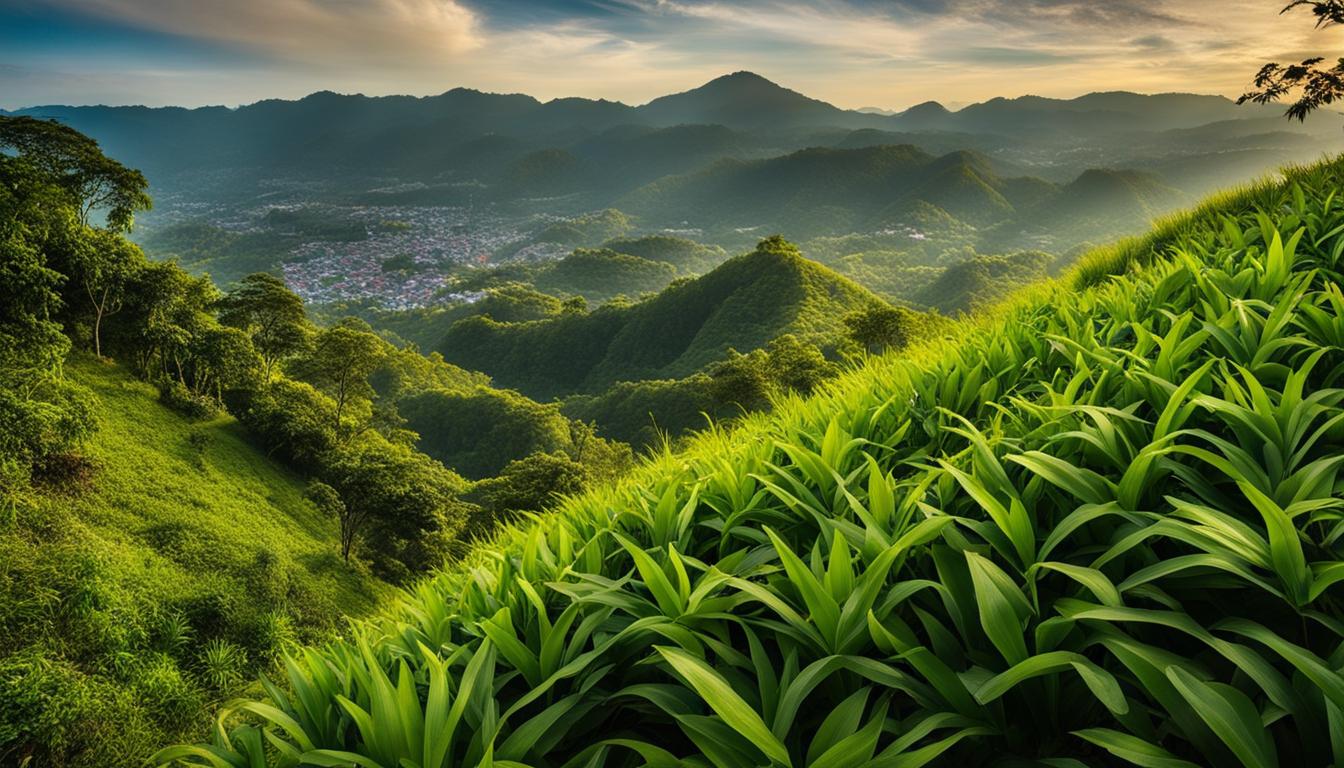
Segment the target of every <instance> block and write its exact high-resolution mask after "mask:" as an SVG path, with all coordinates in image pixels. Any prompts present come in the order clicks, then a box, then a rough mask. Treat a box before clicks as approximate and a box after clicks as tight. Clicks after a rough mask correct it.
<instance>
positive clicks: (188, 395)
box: [159, 381, 220, 420]
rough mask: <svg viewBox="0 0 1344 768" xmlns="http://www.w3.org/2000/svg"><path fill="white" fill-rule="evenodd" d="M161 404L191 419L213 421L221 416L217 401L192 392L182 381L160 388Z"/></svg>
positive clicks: (172, 382)
mask: <svg viewBox="0 0 1344 768" xmlns="http://www.w3.org/2000/svg"><path fill="white" fill-rule="evenodd" d="M159 402H161V403H163V404H164V405H166V406H168V407H169V408H172V409H173V410H174V411H177V412H178V413H180V414H182V415H183V416H186V417H187V418H189V419H198V420H204V419H213V418H215V417H216V416H218V415H219V413H220V411H219V406H218V405H217V404H216V403H215V401H214V400H213V399H212V398H210V397H208V396H206V395H202V394H201V393H199V392H194V391H192V390H191V389H190V388H189V387H187V385H185V384H183V383H182V382H180V381H170V382H167V383H165V384H163V385H162V386H160V387H159Z"/></svg>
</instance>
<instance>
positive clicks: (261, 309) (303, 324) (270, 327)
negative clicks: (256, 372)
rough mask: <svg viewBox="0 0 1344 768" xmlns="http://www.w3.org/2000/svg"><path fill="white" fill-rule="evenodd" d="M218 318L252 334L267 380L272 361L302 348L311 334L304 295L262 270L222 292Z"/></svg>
mask: <svg viewBox="0 0 1344 768" xmlns="http://www.w3.org/2000/svg"><path fill="white" fill-rule="evenodd" d="M219 321H220V322H221V323H223V324H225V325H231V326H233V327H235V328H241V329H243V330H245V331H247V333H248V334H249V335H250V336H251V337H252V344H253V346H255V347H256V349H257V352H258V353H260V354H261V359H262V363H263V373H264V375H265V378H266V381H270V380H271V373H272V371H273V370H274V369H275V364H276V363H278V362H279V361H281V360H283V359H284V358H286V357H289V356H290V355H294V354H297V353H298V352H300V351H302V350H303V349H304V348H305V347H306V346H307V344H308V341H309V337H310V335H311V328H310V326H309V323H308V317H307V315H306V314H305V312H304V310H303V299H301V298H299V296H298V295H297V294H296V293H294V292H293V291H291V290H289V288H288V287H287V286H286V285H285V281H284V280H281V279H280V278H278V277H276V276H275V275H271V274H267V273H265V272H256V273H253V274H251V275H248V276H246V277H244V278H243V279H242V280H241V281H239V283H238V287H237V288H235V289H233V290H232V291H229V292H228V293H227V294H225V296H224V298H223V299H221V300H220V302H219Z"/></svg>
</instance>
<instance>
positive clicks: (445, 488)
mask: <svg viewBox="0 0 1344 768" xmlns="http://www.w3.org/2000/svg"><path fill="white" fill-rule="evenodd" d="M322 474H323V477H324V478H325V480H326V482H327V483H329V484H330V485H331V487H332V488H335V489H336V491H337V493H338V494H339V495H340V498H341V501H342V504H343V505H344V514H342V515H341V516H340V522H341V554H342V556H343V557H345V558H346V559H347V560H348V559H349V557H350V552H351V548H352V547H353V545H354V544H355V543H356V542H358V541H363V542H364V544H365V546H366V548H367V549H368V550H369V554H370V555H371V556H372V557H373V558H374V565H375V567H376V568H378V570H379V571H380V572H381V573H382V574H383V575H384V576H385V577H387V578H389V579H390V580H392V581H405V580H407V578H408V577H409V576H410V574H413V573H417V572H422V571H424V570H426V569H429V568H434V567H436V566H438V565H439V564H441V563H443V562H444V561H445V560H446V559H447V554H446V550H445V548H444V547H445V546H446V544H447V542H448V541H451V540H452V538H453V537H454V535H455V534H456V533H457V531H458V530H459V529H460V528H461V527H462V525H463V523H464V515H465V513H464V510H463V508H462V507H461V505H460V504H459V503H458V502H457V501H456V497H457V496H458V494H459V493H460V492H461V491H462V490H463V487H464V483H463V482H462V479H461V478H460V477H458V476H457V475H455V474H453V473H452V472H449V471H448V470H446V469H444V467H443V465H442V464H439V463H438V462H437V461H434V460H433V459H430V458H429V457H427V456H425V455H424V454H421V453H416V452H415V451H413V450H411V449H409V448H407V447H405V446H399V445H393V444H390V443H388V442H387V441H386V440H382V439H379V438H377V437H376V436H365V437H364V438H362V439H361V440H360V441H359V442H357V443H356V444H354V445H351V446H348V447H344V448H342V449H341V450H340V451H338V452H337V453H336V454H335V455H334V456H333V457H331V458H330V460H329V461H328V462H327V465H326V466H325V467H324V468H323V472H322Z"/></svg>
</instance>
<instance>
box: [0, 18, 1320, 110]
mask: <svg viewBox="0 0 1344 768" xmlns="http://www.w3.org/2000/svg"><path fill="white" fill-rule="evenodd" d="M16 4H17V5H16ZM6 8H10V9H13V8H17V9H18V12H20V13H37V14H41V13H44V12H46V11H44V9H47V8H51V9H59V11H60V12H61V13H64V14H66V15H67V16H72V17H74V16H77V17H79V18H81V19H93V20H98V23H100V24H101V25H102V26H103V27H104V28H105V32H106V34H107V35H109V36H116V35H123V38H122V39H123V40H125V41H127V42H126V43H125V44H123V45H119V46H104V47H102V48H99V47H97V46H90V45H85V44H83V43H84V41H83V40H76V39H62V38H61V37H60V36H59V35H51V36H50V38H51V39H50V40H47V41H46V42H45V43H43V44H45V45H46V46H47V47H46V48H45V49H42V50H37V49H35V48H34V46H35V45H37V43H33V44H27V43H26V42H25V41H24V40H23V38H22V37H20V36H18V35H19V33H18V32H13V33H11V35H10V36H9V37H8V38H6V36H5V30H4V21H5V17H4V11H5V10H6ZM30 9H34V10H30ZM1277 10H1278V9H1277V8H1275V7H1273V6H1270V7H1266V6H1265V0H1180V1H1179V2H1178V1H1177V0H808V1H805V0H44V2H43V3H40V4H34V3H32V2H31V0H0V65H3V64H9V65H19V66H24V67H29V68H30V69H32V70H38V69H43V68H45V69H50V70H52V71H60V72H63V73H66V74H68V75H70V76H71V77H68V78H66V79H65V80H64V82H71V83H74V82H77V78H78V77H79V76H82V75H88V76H93V77H95V78H96V79H105V78H106V76H107V75H109V74H117V75H123V76H124V79H126V80H127V84H126V85H125V86H124V87H121V88H120V89H119V90H118V91H117V93H131V94H133V95H134V94H136V93H140V92H143V93H144V94H146V95H145V96H144V97H143V99H144V100H145V101H155V102H158V103H165V102H168V103H172V102H177V103H184V102H185V103H201V102H203V101H215V102H218V101H221V100H222V101H225V102H226V103H238V102H240V101H251V100H256V99H260V98H265V97H273V96H278V97H293V96H298V95H303V94H304V93H307V92H310V91H314V90H320V89H331V90H337V91H345V92H351V91H363V92H366V93H438V92H441V91H444V90H447V89H448V88H451V87H454V86H458V85H465V86H469V87H476V88H481V89H485V90H495V91H508V92H526V93H530V94H532V95H535V96H538V97H540V98H553V97H557V96H568V95H579V96H588V97H605V98H614V99H620V100H623V101H626V102H630V103H641V102H643V101H647V100H648V99H650V98H653V97H655V96H659V95H662V94H664V93H668V92H671V91H679V90H685V89H686V88H690V87H694V86H696V85H698V84H700V83H702V82H704V81H706V80H709V79H710V78H712V77H715V76H717V75H720V74H723V73H725V72H731V71H735V70H740V69H750V70H754V71H757V72H760V73H761V74H763V75H765V76H767V77H770V78H772V79H775V80H777V81H779V82H781V84H784V85H786V86H788V87H791V88H794V89H795V90H799V91H802V92H804V93H808V94H809V95H814V96H817V97H818V98H824V99H827V100H830V101H833V102H835V103H837V104H839V105H841V106H853V107H857V106H867V105H872V104H876V105H879V106H887V107H894V108H898V107H903V106H906V105H909V104H914V103H918V102H921V101H925V100H929V99H942V100H957V101H973V100H981V99H986V98H990V97H993V96H999V95H1004V96H1014V95H1020V94H1022V93H1035V94H1038V95H1044V96H1073V95H1078V94H1080V93H1085V92H1088V91H1094V90H1114V89H1128V90H1139V91H1170V90H1180V91H1197V92H1219V93H1224V94H1229V95H1236V94H1238V93H1240V92H1241V91H1242V90H1244V89H1245V87H1246V85H1247V82H1248V81H1249V79H1250V78H1251V76H1252V75H1253V74H1254V72H1255V70H1256V69H1258V68H1259V66H1260V64H1262V63H1263V62H1265V61H1269V60H1273V59H1276V58H1282V54H1283V53H1284V52H1285V51H1299V50H1302V51H1324V52H1328V51H1331V50H1335V49H1338V48H1340V47H1344V29H1336V30H1327V31H1317V30H1314V29H1313V28H1312V19H1311V18H1310V15H1309V14H1301V13H1299V14H1288V15H1286V16H1282V17H1281V16H1279V15H1277V13H1276V11H1277ZM52 12H53V13H54V12H55V11H52ZM129 30H146V31H148V32H152V33H153V34H154V35H158V36H160V37H162V38H165V39H167V38H171V39H173V40H185V41H189V42H191V44H192V45H194V46H196V47H197V48H198V49H205V48H209V49H211V51H213V53H212V55H211V56H209V57H206V56H197V57H195V58H193V57H192V56H190V55H187V54H183V53H181V52H180V51H177V50H176V49H175V48H173V47H172V46H170V45H168V44H164V45H161V46H159V47H158V48H151V47H145V46H140V45H139V40H137V39H132V38H130V37H128V35H129V32H128V31H129ZM7 43H8V44H10V51H9V52H8V55H7V53H6V50H5V49H6V44H7ZM15 43H18V44H21V45H23V46H24V47H23V48H22V50H20V51H16V50H15V49H14V47H13V45H14V44H15ZM142 48H143V50H142ZM174 57H176V58H174ZM1007 70H1011V71H1012V72H1014V75H1013V76H1012V77H1010V78H1005V76H1004V73H1005V71H1007ZM132 77H135V78H139V79H138V80H131V78H132ZM71 78H76V79H71ZM6 81H8V82H6ZM15 81H19V82H22V83H25V87H24V92H26V93H30V94H31V93H32V92H34V91H36V90H39V89H40V86H37V85H35V84H36V83H37V82H38V81H37V80H36V79H34V77H33V76H26V77H25V78H24V79H23V80H19V78H18V77H17V76H16V75H15V74H13V73H12V72H11V73H9V74H6V73H4V72H3V71H0V103H8V104H15V103H16V102H15V101H14V99H18V98H20V97H19V96H16V95H14V91H15V89H14V88H12V87H7V86H12V85H13V84H14V82H15ZM194 81H198V82H199V87H193V86H192V85H186V86H184V85H183V83H192V82H194ZM44 82H51V83H53V86H52V91H53V92H52V94H51V96H50V97H49V98H46V99H44V100H46V101H59V100H61V99H60V95H59V94H60V93H61V92H78V93H81V94H83V93H86V92H87V88H79V89H74V88H63V87H61V86H59V85H58V83H59V82H61V80H60V79H59V78H58V79H53V80H49V81H44ZM156 89H157V90H156ZM149 94H157V95H156V96H153V97H151V96H150V95H149ZM28 103H31V101H29V102H28Z"/></svg>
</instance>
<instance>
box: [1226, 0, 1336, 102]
mask: <svg viewBox="0 0 1344 768" xmlns="http://www.w3.org/2000/svg"><path fill="white" fill-rule="evenodd" d="M1302 6H1307V7H1309V8H1311V12H1312V13H1313V14H1314V15H1315V16H1316V28H1317V29H1322V28H1328V27H1333V26H1335V25H1336V24H1344V2H1340V0H1293V1H1292V2H1290V3H1289V4H1288V5H1287V7H1285V8H1284V9H1283V11H1282V12H1283V13H1287V12H1289V11H1291V10H1294V9H1296V8H1300V7H1302ZM1324 61H1325V57H1323V56H1313V57H1311V58H1309V59H1305V60H1303V61H1302V63H1301V64H1289V65H1286V66H1282V65H1280V64H1278V63H1275V62H1271V63H1269V64H1266V65H1264V66H1263V67H1261V68H1260V71H1259V72H1257V73H1256V75H1255V89H1256V90H1253V91H1250V92H1248V93H1245V94H1243V95H1242V96H1241V98H1239V99H1237V103H1238V104H1245V103H1246V102H1248V101H1250V102H1254V103H1256V104H1269V103H1271V102H1277V101H1281V100H1282V99H1284V98H1285V97H1287V96H1289V95H1290V94H1292V93H1293V92H1294V91H1297V98H1296V100H1295V101H1294V102H1293V103H1291V104H1289V105H1288V110H1287V112H1286V113H1285V115H1286V116H1287V117H1288V118H1289V119H1293V118H1296V119H1297V120H1299V121H1305V120H1306V119H1307V115H1309V114H1311V113H1312V112H1315V111H1316V110H1318V109H1321V108H1323V107H1326V106H1329V105H1330V104H1333V103H1335V101H1336V100H1338V99H1339V98H1340V97H1341V96H1344V58H1340V59H1337V60H1336V61H1335V62H1334V63H1332V64H1330V65H1329V66H1324V67H1323V66H1321V64H1322V63H1323V62H1324Z"/></svg>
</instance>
